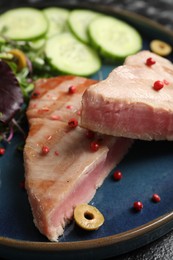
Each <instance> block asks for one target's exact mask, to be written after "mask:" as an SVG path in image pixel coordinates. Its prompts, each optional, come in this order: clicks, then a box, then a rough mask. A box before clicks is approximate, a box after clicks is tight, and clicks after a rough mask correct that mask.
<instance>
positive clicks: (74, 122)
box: [68, 118, 78, 128]
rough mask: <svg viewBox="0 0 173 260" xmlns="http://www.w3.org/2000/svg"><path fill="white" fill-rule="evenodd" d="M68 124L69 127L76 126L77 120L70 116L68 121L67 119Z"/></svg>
mask: <svg viewBox="0 0 173 260" xmlns="http://www.w3.org/2000/svg"><path fill="white" fill-rule="evenodd" d="M68 125H69V126H70V127H71V128H75V127H77V126H78V121H77V119H76V118H71V119H70V120H69V121H68Z"/></svg>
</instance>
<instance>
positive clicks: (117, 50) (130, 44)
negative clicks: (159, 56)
mask: <svg viewBox="0 0 173 260" xmlns="http://www.w3.org/2000/svg"><path fill="white" fill-rule="evenodd" d="M89 36H90V38H91V41H92V43H93V45H94V46H95V47H96V48H97V49H98V50H99V51H100V53H101V54H102V55H103V56H104V57H106V58H113V59H114V58H115V59H116V58H119V59H124V58H125V57H126V56H128V55H131V54H134V53H136V52H138V51H139V50H140V49H141V48H142V38H141V36H140V34H139V33H138V32H137V31H136V29H135V28H133V27H132V26H130V25H129V24H127V23H125V22H123V21H121V20H118V19H116V18H114V17H109V16H102V17H99V18H97V19H95V20H94V21H92V22H91V23H90V25H89Z"/></svg>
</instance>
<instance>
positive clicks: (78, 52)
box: [45, 33, 101, 76]
mask: <svg viewBox="0 0 173 260" xmlns="http://www.w3.org/2000/svg"><path fill="white" fill-rule="evenodd" d="M45 53H46V56H47V58H48V59H49V60H50V63H51V64H52V65H53V66H54V67H55V68H56V69H58V70H59V71H60V72H62V73H65V74H72V75H78V76H89V75H92V74H94V73H95V72H96V71H98V70H99V69H100V67H101V61H100V58H99V56H98V55H97V53H96V52H95V51H94V50H93V49H92V48H90V47H89V46H87V45H85V44H83V43H81V42H80V41H78V40H77V39H76V37H75V36H73V34H71V33H62V34H59V35H56V36H54V37H51V38H49V39H48V40H47V43H46V46H45Z"/></svg>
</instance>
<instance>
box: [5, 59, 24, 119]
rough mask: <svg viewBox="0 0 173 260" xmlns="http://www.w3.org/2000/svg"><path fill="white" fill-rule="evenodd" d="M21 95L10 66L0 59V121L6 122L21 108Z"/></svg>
mask: <svg viewBox="0 0 173 260" xmlns="http://www.w3.org/2000/svg"><path fill="white" fill-rule="evenodd" d="M23 101H24V100H23V95H22V91H21V88H20V85H19V83H18V81H17V79H16V77H15V74H14V73H13V71H12V70H11V68H10V66H9V65H8V64H7V63H6V62H5V61H2V60H0V122H2V123H8V122H9V121H10V120H11V119H12V118H13V117H14V115H15V114H16V112H17V111H18V110H19V109H20V108H21V106H22V104H23Z"/></svg>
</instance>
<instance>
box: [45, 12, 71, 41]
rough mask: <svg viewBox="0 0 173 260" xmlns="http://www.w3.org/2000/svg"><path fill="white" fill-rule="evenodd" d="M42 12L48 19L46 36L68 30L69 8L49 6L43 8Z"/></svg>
mask: <svg viewBox="0 0 173 260" xmlns="http://www.w3.org/2000/svg"><path fill="white" fill-rule="evenodd" d="M43 13H44V14H45V15H46V17H47V19H48V21H49V29H48V31H47V34H46V36H47V38H50V37H52V36H53V35H55V34H58V33H61V32H65V31H68V26H67V19H68V16H69V13H70V11H69V10H67V9H64V8H59V7H49V8H45V9H43Z"/></svg>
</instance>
